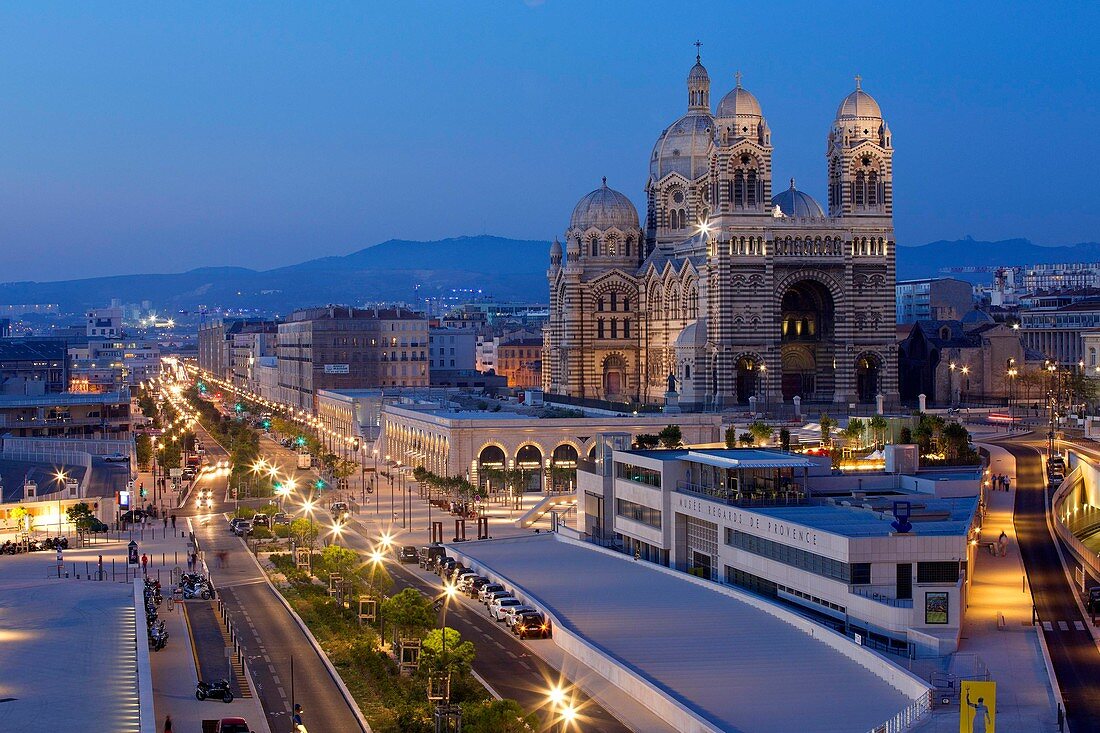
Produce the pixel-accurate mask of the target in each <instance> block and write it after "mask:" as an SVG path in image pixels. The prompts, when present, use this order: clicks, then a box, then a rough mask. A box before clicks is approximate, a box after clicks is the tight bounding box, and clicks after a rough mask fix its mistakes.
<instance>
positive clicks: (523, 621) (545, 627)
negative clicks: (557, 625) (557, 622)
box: [512, 611, 553, 639]
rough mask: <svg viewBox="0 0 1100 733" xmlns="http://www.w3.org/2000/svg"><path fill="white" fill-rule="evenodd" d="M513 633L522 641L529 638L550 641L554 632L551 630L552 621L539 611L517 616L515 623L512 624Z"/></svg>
mask: <svg viewBox="0 0 1100 733" xmlns="http://www.w3.org/2000/svg"><path fill="white" fill-rule="evenodd" d="M512 633H513V634H515V635H516V636H518V637H519V638H521V639H526V638H527V637H529V636H535V637H538V638H540V639H549V638H550V637H551V636H552V634H553V630H552V629H551V628H550V619H548V618H547V617H546V616H544V615H543V614H541V613H539V612H538V611H533V612H529V613H521V614H517V616H516V620H515V623H513V624H512Z"/></svg>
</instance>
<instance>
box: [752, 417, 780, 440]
mask: <svg viewBox="0 0 1100 733" xmlns="http://www.w3.org/2000/svg"><path fill="white" fill-rule="evenodd" d="M774 433H775V431H774V430H773V429H772V426H771V425H768V424H767V423H766V422H764V421H763V420H754V421H753V423H752V424H751V425H749V434H750V435H752V440H753V443H755V444H756V445H763V444H764V443H767V442H768V441H769V440H771V439H772V435H773V434H774Z"/></svg>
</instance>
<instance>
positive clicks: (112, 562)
mask: <svg viewBox="0 0 1100 733" xmlns="http://www.w3.org/2000/svg"><path fill="white" fill-rule="evenodd" d="M111 582H112V583H113V582H115V559H114V558H113V557H112V558H111Z"/></svg>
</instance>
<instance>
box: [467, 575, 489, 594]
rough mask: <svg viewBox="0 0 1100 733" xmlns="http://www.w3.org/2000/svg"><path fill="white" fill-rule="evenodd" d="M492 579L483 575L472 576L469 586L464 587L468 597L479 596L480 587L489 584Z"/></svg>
mask: <svg viewBox="0 0 1100 733" xmlns="http://www.w3.org/2000/svg"><path fill="white" fill-rule="evenodd" d="M492 582H493V581H491V580H489V579H488V578H486V577H485V576H484V575H482V576H480V577H477V578H474V579H473V580H471V581H470V585H469V587H468V588H467V589H466V593H467V594H469V596H470V598H479V597H480V595H481V589H482V588H484V587H485V586H487V585H489V584H490V583H492Z"/></svg>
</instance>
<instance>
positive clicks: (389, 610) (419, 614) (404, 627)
mask: <svg viewBox="0 0 1100 733" xmlns="http://www.w3.org/2000/svg"><path fill="white" fill-rule="evenodd" d="M382 615H383V617H384V618H385V619H386V620H387V621H389V622H390V623H391V624H393V625H394V626H396V627H397V631H398V633H399V634H402V635H410V634H411V635H415V636H419V635H420V633H421V632H423V631H424V630H425V629H429V628H431V627H432V626H434V625H435V609H434V608H432V602H431V600H429V599H428V598H426V597H424V596H423V595H422V594H421V593H420V591H418V590H417V589H416V588H406V589H405V590H403V591H401V592H400V593H397V594H395V595H392V596H390V597H389V598H387V599H386V600H384V601H382Z"/></svg>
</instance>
